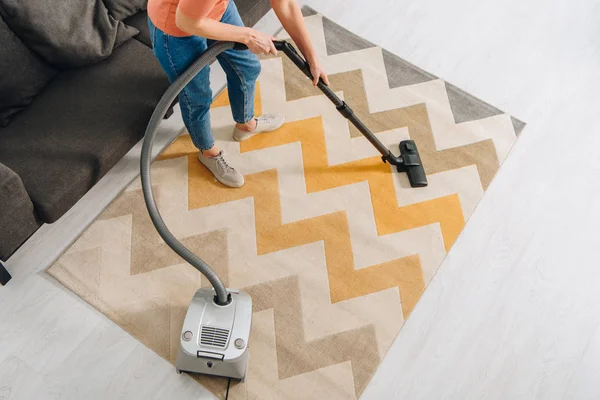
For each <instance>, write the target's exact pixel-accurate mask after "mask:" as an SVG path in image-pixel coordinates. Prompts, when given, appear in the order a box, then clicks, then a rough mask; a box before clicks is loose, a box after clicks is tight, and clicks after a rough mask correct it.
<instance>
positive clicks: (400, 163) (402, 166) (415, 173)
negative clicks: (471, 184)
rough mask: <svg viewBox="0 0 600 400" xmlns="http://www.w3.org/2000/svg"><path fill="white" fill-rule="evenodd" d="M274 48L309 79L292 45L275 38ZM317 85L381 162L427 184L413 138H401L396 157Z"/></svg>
mask: <svg viewBox="0 0 600 400" xmlns="http://www.w3.org/2000/svg"><path fill="white" fill-rule="evenodd" d="M273 43H274V44H275V48H276V49H277V50H279V51H283V53H284V54H285V55H286V56H287V57H288V58H289V59H290V60H291V61H292V62H293V63H294V64H295V65H296V66H297V67H298V68H299V69H300V70H301V71H302V72H303V73H304V75H306V76H307V77H309V78H310V79H313V76H312V74H311V72H310V66H309V64H308V63H307V62H306V61H305V60H304V59H303V58H302V57H301V56H300V55H299V54H298V52H297V51H296V49H295V48H294V46H292V45H291V44H290V43H288V42H286V41H283V40H276V41H274V42H273ZM317 87H318V88H319V89H320V90H321V92H323V94H324V95H325V96H327V98H328V99H329V100H331V102H332V103H333V104H334V105H335V108H336V109H337V110H338V111H339V113H340V114H342V116H344V118H346V119H347V120H348V121H350V122H351V123H352V124H353V125H354V126H355V127H356V128H357V129H358V130H359V131H360V133H362V134H363V136H364V137H366V138H367V140H368V141H369V142H371V144H372V145H373V146H375V148H376V149H377V151H379V152H380V153H381V159H382V160H383V162H388V163H390V164H391V165H394V166H396V168H397V170H398V172H406V173H407V175H408V180H409V182H410V185H411V186H412V187H423V186H427V177H426V175H425V169H424V168H423V164H422V163H421V157H420V156H419V150H418V149H417V145H416V144H415V142H414V141H413V140H403V141H401V142H400V146H399V147H400V156H399V157H396V156H395V155H394V154H393V153H392V152H391V151H390V150H389V149H388V148H387V147H385V146H384V145H383V143H381V141H380V140H379V139H377V137H376V136H375V135H374V134H373V132H371V130H370V129H369V128H367V127H366V126H365V124H363V122H362V121H361V120H360V119H359V118H358V117H357V116H356V114H354V111H352V109H351V108H350V106H349V105H348V104H346V102H345V101H343V100H342V99H340V98H339V97H338V96H337V95H336V94H335V93H334V92H333V90H331V89H330V88H329V86H327V85H326V84H325V82H323V80H322V79H319V82H318V83H317Z"/></svg>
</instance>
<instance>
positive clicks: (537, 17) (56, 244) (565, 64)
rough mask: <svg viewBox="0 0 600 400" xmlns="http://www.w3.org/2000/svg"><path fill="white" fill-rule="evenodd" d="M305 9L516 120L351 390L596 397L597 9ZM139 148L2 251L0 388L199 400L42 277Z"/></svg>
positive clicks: (539, 5)
mask: <svg viewBox="0 0 600 400" xmlns="http://www.w3.org/2000/svg"><path fill="white" fill-rule="evenodd" d="M306 3H307V4H309V5H311V6H312V7H313V8H315V9H317V10H318V11H320V12H321V13H323V14H324V15H326V16H327V17H329V18H331V19H333V20H334V21H336V22H337V23H339V24H341V25H342V26H345V27H347V28H348V29H350V30H352V31H354V32H356V33H358V34H360V35H361V36H363V37H365V38H366V39H369V40H371V41H372V42H375V43H377V44H379V45H381V46H383V47H385V48H387V49H389V50H391V51H392V52H394V53H396V54H398V55H400V56H401V57H403V58H405V59H407V60H409V61H411V62H413V63H415V64H417V65H418V66H420V67H421V68H423V69H425V70H427V71H429V72H432V73H434V74H436V75H438V76H440V77H442V78H444V79H446V80H447V81H449V82H451V83H453V84H455V85H457V86H459V87H461V88H462V89H464V90H466V91H467V92H470V93H472V94H474V95H476V96H477V97H480V98H482V99H483V100H485V101H487V102H489V103H491V104H493V105H495V106H498V107H499V108H501V109H504V110H505V111H507V112H509V113H511V114H513V115H515V116H516V117H518V118H520V119H522V120H524V121H526V122H528V123H529V125H528V127H527V128H526V129H525V131H524V133H523V135H522V137H521V138H520V139H519V141H518V142H517V144H516V146H515V148H514V149H513V151H512V153H511V154H510V155H509V157H508V159H507V161H506V163H505V165H504V166H503V168H502V169H501V171H500V173H499V175H498V176H497V178H496V179H495V180H494V182H493V183H492V185H491V186H490V188H489V190H488V191H487V192H486V194H485V196H484V198H483V201H482V202H481V203H480V205H479V206H478V208H477V210H476V212H475V214H474V215H473V217H472V218H471V220H470V222H469V223H468V224H467V227H466V229H465V231H464V232H463V233H462V234H461V236H460V237H459V239H458V241H457V243H456V245H455V246H454V247H453V249H452V250H451V252H450V255H449V256H448V258H447V259H446V260H445V262H444V263H443V265H442V266H441V268H440V272H439V273H438V274H437V275H436V276H435V278H434V280H433V282H432V283H431V284H430V286H429V288H428V289H427V291H426V292H425V294H424V295H423V297H422V298H421V300H420V302H419V304H418V305H417V307H416V309H415V310H414V311H413V313H412V314H411V317H410V318H409V320H408V321H407V323H406V325H405V326H404V328H403V330H402V332H401V333H400V335H399V336H398V338H397V340H396V341H395V343H394V345H393V346H392V349H391V350H390V351H389V353H388V355H387V356H386V358H385V360H384V362H383V364H382V366H381V367H380V369H379V370H378V372H377V374H376V375H375V377H374V379H373V381H372V382H371V384H370V385H369V387H368V389H367V390H366V392H365V393H364V396H363V398H364V399H378V400H380V399H392V398H394V399H411V400H412V399H434V400H437V399H460V400H462V399H480V398H486V399H528V400H529V399H597V398H599V397H600V258H599V257H598V249H599V248H600V233H599V232H598V230H599V229H598V227H599V226H600V118H598V117H597V115H598V110H600V96H599V95H598V94H600V74H599V73H598V71H600V51H599V50H598V49H600V39H599V38H600V28H599V25H598V21H599V20H600V5H598V3H597V2H596V0H578V1H576V2H574V1H568V0H556V1H553V2H548V1H542V0H529V1H522V0H504V1H500V0H455V1H452V2H448V1H443V0H420V1H405V0H372V1H370V2H368V4H369V5H368V7H367V6H365V2H363V1H360V0H345V1H342V0H329V1H326V2H325V1H322V0H307V1H306ZM261 23H262V24H263V25H262V26H263V29H264V30H265V31H270V30H273V29H275V26H276V21H274V18H273V15H272V14H270V15H268V17H267V18H265V19H263V20H262V21H261ZM213 82H214V85H215V87H218V86H219V85H222V84H223V82H224V79H223V76H222V72H219V71H215V77H214V78H213ZM179 127H180V121H179V119H178V117H177V116H175V118H172V119H171V120H170V122H169V123H168V124H166V125H165V126H164V130H165V132H164V135H163V138H164V140H163V144H166V143H167V142H168V139H169V138H172V137H173V136H174V135H175V134H176V133H177V131H178V129H179ZM138 152H139V148H136V149H135V150H134V151H132V152H131V153H130V154H129V155H128V156H127V157H126V158H125V159H124V160H122V161H121V162H120V163H119V165H118V166H117V167H116V168H115V169H114V170H113V171H112V172H111V173H110V174H109V175H107V177H106V178H105V179H104V180H103V181H102V183H101V184H99V185H98V186H97V187H96V188H95V189H94V190H92V191H91V192H90V193H89V194H88V195H87V196H86V197H85V198H84V200H83V201H81V202H80V203H78V205H77V206H76V207H75V208H74V209H73V210H71V211H70V212H69V213H68V215H66V216H65V218H63V219H61V221H59V222H58V223H55V224H53V225H49V226H44V227H43V228H42V229H40V231H38V232H37V233H36V235H34V237H33V238H32V239H31V240H30V241H29V242H28V243H27V244H26V245H25V246H24V247H22V248H21V249H20V250H19V251H18V252H17V253H16V254H15V255H14V256H13V257H12V258H11V259H10V260H9V262H8V265H7V268H8V269H9V270H10V271H11V272H12V273H13V276H14V279H13V281H12V282H11V283H10V284H9V285H8V286H6V287H4V288H0V399H5V398H10V399H46V398H68V399H81V398H86V399H111V398H117V397H122V398H127V399H138V398H139V399H152V398H157V399H158V398H160V399H164V398H171V399H188V398H189V399H197V398H210V397H209V395H208V394H207V393H206V392H205V391H204V390H202V388H201V387H199V386H198V385H197V384H196V383H195V382H194V381H192V380H191V379H190V378H189V377H187V376H185V375H178V374H176V373H174V370H173V366H172V365H170V364H169V363H167V362H166V361H164V360H163V359H161V358H160V357H158V356H157V355H155V354H154V353H153V352H152V351H150V350H148V349H147V348H146V347H145V346H144V345H142V344H140V343H139V342H137V341H136V340H135V339H133V338H132V337H131V336H129V335H128V334H127V333H126V332H124V331H123V330H122V329H121V328H119V327H118V326H116V325H114V324H113V323H112V322H110V321H109V320H108V319H107V318H105V317H104V316H103V315H101V314H100V313H98V312H96V311H95V310H94V309H92V308H91V307H90V306H88V305H87V303H85V302H84V301H82V300H80V299H79V298H78V297H76V296H75V295H73V294H72V293H70V292H69V291H67V290H65V289H64V288H63V287H62V286H61V285H60V284H58V283H56V282H55V281H53V280H52V279H51V278H49V277H48V276H47V275H46V274H45V273H44V270H45V269H46V268H47V267H48V266H49V264H50V263H51V262H52V261H53V260H54V259H55V258H56V257H57V256H58V255H59V253H60V252H61V251H62V250H63V249H64V248H66V247H68V245H69V243H71V242H72V241H73V240H74V239H75V238H76V236H77V234H78V233H79V232H81V231H82V230H83V228H84V227H85V226H86V225H87V224H89V223H90V222H91V221H92V220H93V219H94V218H95V216H96V215H97V214H98V213H99V212H101V211H102V209H103V208H104V207H105V206H106V204H108V202H109V201H110V200H111V197H113V196H115V195H116V194H117V193H118V192H119V191H120V190H121V189H122V188H123V187H125V185H126V184H127V183H128V182H129V181H130V180H131V179H133V178H134V177H135V174H136V172H137V167H138V162H137V158H136V157H137V154H138Z"/></svg>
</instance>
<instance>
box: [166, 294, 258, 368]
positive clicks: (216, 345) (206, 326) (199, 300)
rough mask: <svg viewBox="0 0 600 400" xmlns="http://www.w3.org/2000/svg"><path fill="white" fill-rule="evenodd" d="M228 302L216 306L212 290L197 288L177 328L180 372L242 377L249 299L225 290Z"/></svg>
mask: <svg viewBox="0 0 600 400" xmlns="http://www.w3.org/2000/svg"><path fill="white" fill-rule="evenodd" d="M228 292H229V294H230V295H231V301H230V302H229V304H226V305H218V304H217V303H216V302H215V301H214V297H215V291H214V290H213V289H199V290H198V291H197V292H196V294H195V295H194V297H193V299H192V301H191V304H190V306H189V308H188V311H187V314H186V316H185V320H184V322H183V328H182V330H181V336H180V338H179V340H180V346H179V353H178V355H177V362H176V368H177V371H178V372H179V373H181V372H194V373H200V374H209V375H219V376H226V377H230V378H235V379H243V378H244V377H245V376H246V369H247V365H248V341H249V339H250V328H251V319H252V298H251V297H250V296H249V295H248V294H247V293H246V292H243V291H239V290H233V289H228Z"/></svg>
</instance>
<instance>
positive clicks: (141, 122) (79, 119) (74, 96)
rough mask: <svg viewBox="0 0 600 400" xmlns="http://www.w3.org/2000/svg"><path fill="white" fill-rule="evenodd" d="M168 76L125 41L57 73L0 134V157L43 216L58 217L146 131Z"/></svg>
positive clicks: (144, 52) (146, 51) (139, 45)
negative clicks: (87, 62)
mask: <svg viewBox="0 0 600 400" xmlns="http://www.w3.org/2000/svg"><path fill="white" fill-rule="evenodd" d="M168 85H169V82H168V80H167V77H166V75H165V74H164V72H163V71H162V69H161V67H160V65H159V64H158V61H157V60H156V59H155V57H154V55H153V54H152V50H150V49H149V48H148V47H147V46H145V45H144V44H142V43H140V42H138V41H137V40H130V41H128V42H127V43H125V44H123V45H122V46H120V47H119V48H118V49H115V51H114V53H113V55H112V56H111V57H110V58H109V59H107V60H105V61H102V62H100V63H97V64H94V65H91V66H89V67H87V68H81V69H75V70H71V71H65V72H61V73H60V74H59V75H58V76H57V77H56V78H55V79H54V80H53V81H52V82H51V83H50V85H48V87H47V88H46V89H45V90H44V91H43V92H42V93H40V94H39V95H38V96H37V97H36V99H35V101H34V102H33V103H32V104H31V105H30V106H29V107H27V108H26V109H25V110H23V111H22V112H21V113H19V114H18V115H16V116H15V118H14V119H13V121H12V122H11V124H10V125H9V126H8V127H7V128H5V129H4V130H3V131H2V134H0V161H1V162H3V163H4V164H6V165H7V166H9V167H10V168H11V169H13V170H14V171H15V172H17V173H18V174H19V176H20V177H21V179H23V183H24V184H25V187H26V188H27V192H28V193H29V196H30V197H31V199H32V201H33V204H34V205H35V208H36V211H37V213H38V215H39V216H40V218H41V219H42V220H43V221H44V222H53V221H56V220H57V219H58V218H59V217H61V216H62V215H63V214H64V213H65V212H66V211H67V210H68V209H69V208H71V207H72V206H73V205H74V204H75V203H76V202H77V200H79V199H80V198H81V197H82V196H83V195H84V194H85V193H86V192H87V191H88V190H89V189H90V188H91V187H92V186H93V185H94V184H95V183H96V182H97V181H98V180H99V179H100V178H101V177H102V176H103V175H104V174H105V173H106V172H107V171H108V170H109V169H110V168H111V167H112V166H113V165H114V164H116V162H117V161H119V160H120V159H121V158H122V157H123V156H124V155H125V153H127V151H129V150H130V149H131V148H132V147H133V145H135V144H136V143H137V142H138V141H139V140H140V139H141V138H142V137H143V135H144V131H145V129H146V126H147V124H148V120H149V119H150V116H151V114H152V111H153V110H154V107H155V106H156V104H157V103H158V100H159V99H160V97H161V96H162V94H163V93H164V91H165V90H166V89H167V87H168Z"/></svg>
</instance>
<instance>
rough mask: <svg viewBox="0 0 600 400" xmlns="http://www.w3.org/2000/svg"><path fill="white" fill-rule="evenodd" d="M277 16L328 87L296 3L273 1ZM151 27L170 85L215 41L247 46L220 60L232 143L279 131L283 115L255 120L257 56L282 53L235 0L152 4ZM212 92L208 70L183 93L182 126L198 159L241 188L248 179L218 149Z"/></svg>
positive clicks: (175, 0) (159, 1)
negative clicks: (249, 25) (247, 18)
mask: <svg viewBox="0 0 600 400" xmlns="http://www.w3.org/2000/svg"><path fill="white" fill-rule="evenodd" d="M271 5H272V6H273V9H274V11H275V14H276V15H277V17H278V18H279V20H280V21H281V23H282V25H283V27H284V28H285V30H286V31H287V32H288V33H289V34H290V36H291V38H292V40H294V42H295V43H296V45H297V46H298V48H299V49H300V51H301V52H302V54H304V56H305V58H306V60H307V61H308V63H309V64H310V67H311V72H312V75H313V76H314V82H313V84H314V85H316V84H317V82H318V80H319V78H322V79H323V81H324V82H325V83H327V84H328V80H327V74H326V73H325V71H324V70H323V68H322V67H321V66H320V64H319V61H318V59H317V55H316V53H315V49H314V47H313V45H312V43H311V40H310V38H309V36H308V32H307V30H306V26H305V25H304V20H303V18H302V13H301V11H300V7H299V6H298V4H297V3H296V0H271ZM148 17H149V21H148V24H149V26H150V37H151V39H152V44H153V48H154V54H155V55H156V57H157V58H158V61H159V62H160V65H161V66H162V68H163V69H164V70H165V72H166V73H167V76H168V78H169V80H170V81H171V82H173V81H174V80H175V79H177V77H178V76H179V75H180V74H181V73H183V72H184V71H185V70H186V69H187V68H188V67H189V66H190V65H191V64H192V63H193V62H194V61H195V60H196V59H197V58H198V56H199V55H200V53H202V52H203V51H204V50H206V48H207V47H208V46H210V45H211V43H213V42H214V41H216V40H224V41H234V42H239V43H244V44H245V45H246V46H248V50H243V51H238V50H233V49H232V50H227V51H225V52H223V53H221V54H220V55H219V56H218V57H217V60H218V61H219V63H220V64H221V67H223V70H224V71H225V73H226V74H227V85H228V86H227V88H228V92H229V100H230V103H231V111H232V114H233V119H234V120H235V122H236V125H235V128H234V131H233V138H234V139H235V140H237V141H242V140H246V139H248V138H250V137H251V136H253V135H255V134H257V133H260V132H269V131H273V130H275V129H278V128H279V127H280V126H281V125H282V124H283V122H284V117H283V115H280V114H266V115H262V116H259V117H257V116H255V115H254V90H255V87H256V79H257V78H258V75H259V74H260V62H259V61H258V58H257V57H256V55H257V54H258V55H261V54H264V55H268V54H273V55H275V54H277V51H276V50H275V46H274V45H273V39H274V38H273V37H272V36H269V35H266V34H264V33H261V32H259V31H257V30H254V29H252V28H246V27H244V24H243V22H242V19H241V18H240V15H239V13H238V11H237V8H236V6H235V4H234V3H233V1H232V0H229V1H228V0H149V1H148ZM211 103H212V92H211V89H210V84H209V67H206V68H204V69H203V70H202V71H201V72H200V73H198V75H196V77H195V78H194V79H193V80H192V81H191V82H190V83H189V84H188V85H187V86H186V87H185V88H184V89H183V90H182V91H181V93H180V94H179V104H180V107H181V113H182V116H183V121H184V123H185V126H186V128H187V130H188V131H189V133H190V136H191V138H192V141H193V143H194V145H195V146H196V147H197V148H198V149H199V150H200V152H199V154H198V159H199V160H200V162H201V163H202V164H204V166H206V168H208V169H209V170H210V171H211V172H212V173H213V175H214V176H215V178H216V179H217V180H219V181H220V182H221V183H223V184H224V185H227V186H230V187H240V186H242V185H243V184H244V177H243V175H242V174H240V173H239V172H238V171H237V170H236V169H235V168H233V167H232V166H230V165H229V164H228V163H227V161H226V160H225V156H224V154H223V152H222V151H221V150H220V149H218V148H217V146H215V140H214V137H213V134H212V130H211V126H210V113H209V109H210V104H211Z"/></svg>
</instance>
